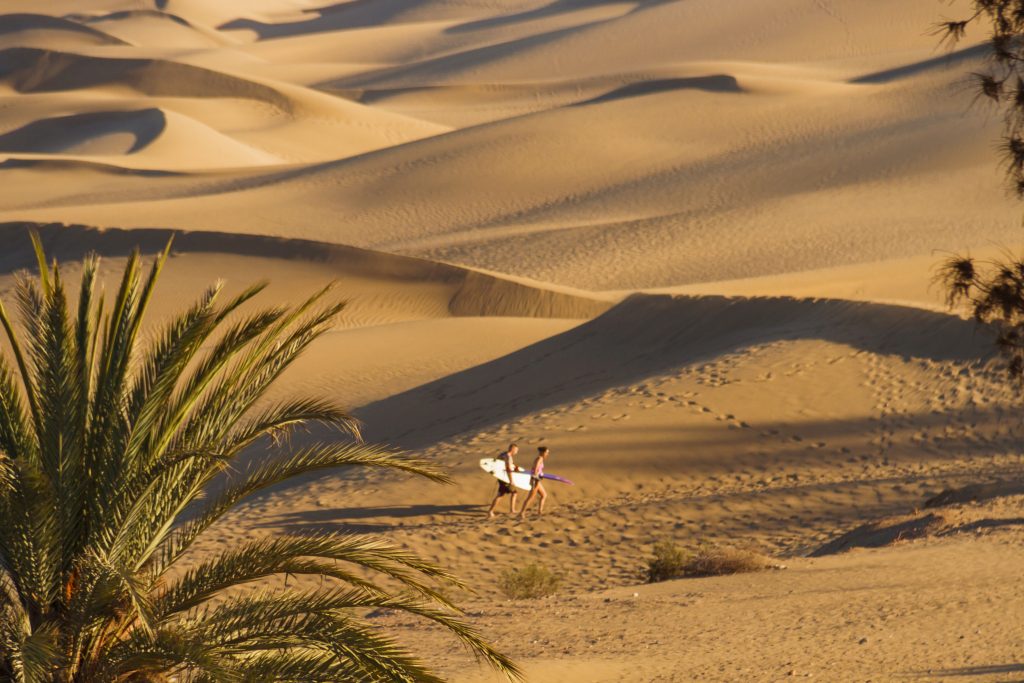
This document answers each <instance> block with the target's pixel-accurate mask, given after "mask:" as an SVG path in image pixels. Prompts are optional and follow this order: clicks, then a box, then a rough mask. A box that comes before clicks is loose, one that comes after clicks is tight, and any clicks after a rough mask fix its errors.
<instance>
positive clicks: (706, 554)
mask: <svg viewBox="0 0 1024 683" xmlns="http://www.w3.org/2000/svg"><path fill="white" fill-rule="evenodd" d="M776 566H777V565H776V564H774V563H773V562H772V561H771V560H769V559H768V558H767V557H764V556H763V555H758V554H757V553H754V552H751V551H749V550H736V549H733V548H716V547H714V546H710V545H702V546H701V547H700V548H699V549H698V550H697V552H695V553H689V552H687V551H686V550H683V549H682V548H680V547H679V546H678V545H676V544H675V543H672V542H671V541H661V542H659V543H655V544H654V558H653V559H651V560H649V561H648V563H647V581H648V582H649V583H655V582H657V581H667V580H669V579H678V578H682V577H698V576H723V575H725V574H742V573H744V572H757V571H762V570H765V569H772V568H774V567H776Z"/></svg>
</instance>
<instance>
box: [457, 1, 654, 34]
mask: <svg viewBox="0 0 1024 683" xmlns="http://www.w3.org/2000/svg"><path fill="white" fill-rule="evenodd" d="M672 1H673V0H634V4H635V5H636V6H635V7H633V8H632V9H630V10H629V12H636V11H639V10H642V9H644V8H646V7H651V6H653V5H661V4H665V3H667V2H672ZM617 4H621V1H620V0H554V2H552V3H550V4H547V5H544V6H543V7H536V8H534V9H529V10H525V11H523V12H515V13H513V14H503V15H501V16H497V17H488V18H486V19H477V20H475V21H467V22H466V23H464V24H459V25H457V26H452V27H451V28H448V29H445V33H467V32H469V31H486V30H488V29H493V28H503V27H505V26H509V25H511V24H522V23H526V22H528V21H537V20H540V19H546V18H548V17H553V16H557V15H559V14H568V13H570V12H576V11H578V10H582V9H587V8H590V7H600V6H601V5H617Z"/></svg>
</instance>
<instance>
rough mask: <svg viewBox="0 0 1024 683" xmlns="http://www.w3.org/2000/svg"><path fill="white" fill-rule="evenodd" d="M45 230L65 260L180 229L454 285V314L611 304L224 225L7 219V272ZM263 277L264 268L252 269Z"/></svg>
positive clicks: (198, 240)
mask: <svg viewBox="0 0 1024 683" xmlns="http://www.w3.org/2000/svg"><path fill="white" fill-rule="evenodd" d="M32 228H34V229H35V230H37V231H38V232H39V234H40V237H41V238H42V240H43V244H44V246H45V247H46V253H47V254H48V255H49V256H51V257H53V258H57V259H58V260H60V261H62V262H71V261H79V260H81V259H82V257H84V256H85V255H86V254H87V253H89V252H95V253H97V254H99V255H100V256H106V257H123V256H127V255H128V254H129V253H131V251H132V250H133V249H135V248H136V247H138V248H139V249H140V250H141V251H142V252H143V253H148V254H155V253H158V252H160V251H161V250H162V249H163V248H164V246H165V245H166V244H167V240H168V239H169V238H170V237H171V235H174V254H183V253H205V254H231V255H236V256H254V257H259V258H268V259H282V260H291V261H295V260H298V261H313V262H316V263H321V264H328V265H330V266H332V267H334V268H336V269H337V272H338V276H339V277H342V276H363V277H368V278H375V279H387V280H390V281H402V282H424V283H431V284H444V285H448V286H449V287H450V291H451V298H450V300H449V302H448V312H449V313H450V314H451V315H453V316H516V317H535V318H577V319H582V318H591V317H593V316H596V315H599V314H600V313H602V312H604V311H605V310H607V309H608V307H609V306H610V305H611V304H610V303H609V302H608V301H605V300H601V299H598V298H591V297H589V296H588V295H587V294H586V293H585V292H578V293H575V292H563V291H558V290H553V289H545V288H543V287H541V286H531V285H529V284H522V283H519V282H515V281H512V280H507V279H504V278H502V277H498V276H495V275H489V274H486V273H479V272H476V271H472V270H468V269H466V268H460V267H458V266H452V265H448V264H445V263H439V262H436V261H428V260H425V259H418V258H413V257H411V256H398V255H394V254H387V253H383V252H376V251H371V250H368V249H359V248H357V247H350V246H346V245H342V244H329V243H326V242H316V241H313V240H302V239H286V238H280V237H266V236H261V235H246V234H237V233H221V232H203V231H195V232H183V231H176V230H168V229H160V228H134V229H120V228H106V229H102V230H100V229H98V228H92V227H87V226H82V225H71V226H69V225H64V224H60V223H49V224H38V223H25V222H11V223H0V241H2V243H3V244H4V245H5V249H4V250H3V251H0V274H4V273H12V272H15V271H17V270H21V269H25V268H29V269H31V268H34V267H35V256H34V254H33V252H32V248H31V243H30V242H29V239H28V236H27V233H28V230H29V229H32ZM253 279H254V280H255V279H258V274H254V275H253Z"/></svg>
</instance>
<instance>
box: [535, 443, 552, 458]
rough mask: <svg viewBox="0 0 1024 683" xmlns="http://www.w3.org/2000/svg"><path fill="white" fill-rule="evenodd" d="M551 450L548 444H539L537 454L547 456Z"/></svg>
mask: <svg viewBox="0 0 1024 683" xmlns="http://www.w3.org/2000/svg"><path fill="white" fill-rule="evenodd" d="M549 450H550V449H549V448H548V447H547V446H537V455H539V456H540V457H542V458H544V457H547V454H548V451H549Z"/></svg>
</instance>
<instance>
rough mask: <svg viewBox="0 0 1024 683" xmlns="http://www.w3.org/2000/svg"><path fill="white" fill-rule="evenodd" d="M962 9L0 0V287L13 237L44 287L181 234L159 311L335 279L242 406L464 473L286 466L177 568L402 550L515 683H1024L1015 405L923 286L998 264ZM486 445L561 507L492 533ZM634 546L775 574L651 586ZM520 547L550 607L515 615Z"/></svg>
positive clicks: (744, 3) (976, 334) (788, 0)
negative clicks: (355, 548) (42, 254)
mask: <svg viewBox="0 0 1024 683" xmlns="http://www.w3.org/2000/svg"><path fill="white" fill-rule="evenodd" d="M965 6H966V3H964V2H953V3H936V2H934V1H933V0H903V1H901V2H899V3H893V2H891V0H816V1H815V2H806V1H802V0H773V2H771V3H764V2H756V1H755V0H735V1H734V2H730V3H723V2H720V1H719V0H658V1H643V0H629V1H627V0H622V1H602V0H515V1H513V0H487V1H486V2H485V1H478V0H471V1H466V0H401V1H398V0H372V1H371V0H347V1H345V2H339V3H335V4H324V3H322V2H320V3H317V2H313V1H312V0H249V1H247V2H236V1H234V0H232V1H229V2H228V1H225V2H202V1H200V0H156V1H155V2H143V1H141V0H139V1H129V0H75V1H74V2H72V1H71V0H51V1H50V2H47V3H38V2H26V1H23V0H6V2H4V3H3V6H2V7H0V12H3V14H0V240H2V242H3V244H4V248H3V249H2V250H0V296H5V295H7V293H8V292H9V291H10V288H11V285H12V283H13V273H14V272H15V271H16V270H18V269H19V268H24V267H27V266H30V265H31V264H32V263H33V259H32V256H31V253H30V251H29V249H28V241H27V239H26V237H25V232H26V229H27V228H28V227H30V226H34V227H36V228H37V229H39V230H40V232H41V234H42V236H43V240H44V242H45V243H46V244H47V246H48V249H49V251H50V252H51V253H52V254H54V255H55V256H57V257H59V258H60V259H61V260H62V261H63V262H65V263H66V264H67V268H68V270H69V275H70V276H71V277H73V274H74V271H75V269H76V268H77V265H76V263H77V262H78V261H79V260H80V259H81V257H82V256H83V254H84V253H86V252H87V251H89V250H96V251H98V252H100V253H101V254H102V255H103V257H104V263H105V273H107V274H108V276H109V274H110V273H113V272H114V271H116V269H117V267H118V266H119V265H120V264H121V263H123V260H124V258H125V256H126V254H127V253H128V251H129V249H130V248H131V246H132V245H136V244H138V245H141V247H142V249H143V251H144V252H146V253H147V254H152V253H155V252H156V251H158V250H159V249H160V248H161V247H162V246H163V244H164V243H165V242H166V240H167V238H168V236H169V235H170V234H171V233H172V232H177V233H179V234H178V236H177V238H176V242H175V247H174V252H173V253H174V255H173V258H172V259H171V264H170V267H169V268H168V270H167V273H166V276H165V278H164V282H163V290H162V291H161V292H160V293H159V295H158V297H157V299H156V300H155V302H154V318H155V319H157V320H159V319H161V318H163V317H166V316H167V315H168V314H169V312H170V311H172V310H175V309H177V308H179V307H180V306H181V305H182V302H183V301H186V300H188V299H189V298H190V297H193V296H195V295H197V294H198V293H199V292H200V291H202V289H203V288H204V287H206V286H207V285H208V284H209V283H211V282H213V281H215V280H222V281H223V282H224V286H225V288H226V289H227V290H228V291H232V290H235V291H237V289H239V288H241V287H242V286H244V285H247V284H249V283H250V282H252V281H253V280H259V279H266V280H268V281H269V282H270V286H269V287H268V289H267V291H266V293H265V294H264V296H263V299H264V301H265V302H267V303H279V302H288V301H295V300H297V299H298V298H299V297H301V296H303V295H305V294H307V293H310V292H312V291H315V290H317V289H318V288H320V287H322V286H323V285H324V284H325V283H326V282H328V281H335V282H336V289H335V292H336V294H335V295H334V296H337V297H339V298H342V299H344V300H346V301H347V302H348V303H347V306H346V309H345V311H344V313H343V315H342V317H341V319H340V321H339V324H338V326H337V329H336V330H334V331H333V332H332V333H331V334H329V335H327V336H326V337H324V338H323V339H322V340H320V341H319V342H318V343H317V344H316V345H314V346H313V347H312V348H311V349H310V351H309V353H308V355H307V356H306V357H305V358H304V359H303V360H302V361H301V362H299V363H298V364H297V366H296V367H295V368H294V369H293V371H292V372H291V373H290V375H289V376H287V377H286V378H285V379H284V380H283V381H282V383H281V384H280V386H278V387H277V388H276V389H275V391H276V392H277V394H278V395H285V394H300V393H318V394H327V395H330V396H332V397H335V398H338V399H339V400H342V401H344V402H345V403H346V404H348V405H350V406H351V407H352V408H353V410H354V411H355V412H356V414H357V415H358V416H359V417H360V418H361V419H362V420H363V421H364V423H365V427H366V434H367V437H368V438H370V439H373V440H377V441H383V442H388V443H392V444H396V445H398V446H401V447H403V448H406V449H409V450H414V451H417V452H419V453H420V454H422V455H424V456H426V457H429V458H432V459H435V460H436V461H438V462H440V463H443V464H444V465H445V466H447V467H449V468H450V471H451V473H452V476H453V478H454V480H455V485H454V486H450V487H443V486H435V485H427V484H423V483H421V482H416V481H410V480H408V479H405V478H401V477H384V478H381V477H376V476H374V477H369V478H366V477H359V478H352V477H347V476H342V475H330V476H324V477H320V478H318V479H315V480H311V481H304V482H301V483H299V484H297V485H295V486H292V487H288V488H284V489H281V490H278V491H275V492H274V493H273V494H271V495H268V496H265V497H263V498H260V499H258V500H255V501H252V502H251V503H250V504H249V505H248V506H246V507H245V508H244V509H242V510H239V511H238V513H237V514H235V515H234V516H233V517H232V518H230V519H229V520H228V522H227V523H226V524H224V525H222V526H221V527H220V528H219V530H218V534H217V536H216V537H211V538H210V539H209V540H208V541H207V542H206V543H205V545H204V546H203V551H202V552H203V553H210V552H216V551H218V550H219V549H221V548H223V547H225V545H226V544H230V543H232V542H233V541H235V540H237V539H239V538H243V537H249V536H253V535H260V534H270V533H278V532H281V531H294V530H308V529H329V530H339V531H350V532H355V533H381V534H384V535H386V536H388V537H391V538H394V539H397V540H399V541H400V542H402V543H403V544H405V545H407V546H408V547H410V548H412V549H414V550H416V551H417V552H419V553H422V554H423V555H425V556H427V557H429V558H431V559H433V560H436V561H438V562H440V563H442V564H444V565H446V566H449V567H451V568H452V569H454V570H455V571H456V572H457V573H458V574H459V575H460V576H462V577H464V578H465V579H466V581H467V582H468V584H469V585H470V586H471V587H472V588H473V589H474V590H473V591H472V592H467V593H465V594H462V595H460V596H459V597H460V602H461V604H463V605H464V606H465V607H466V609H467V611H468V614H469V616H470V618H471V619H472V621H474V623H476V624H477V625H478V626H479V627H480V628H481V629H482V630H483V631H484V632H485V633H487V634H488V635H490V636H491V637H493V638H494V640H495V641H496V642H498V643H499V644H501V645H502V646H503V647H504V648H506V649H507V650H508V651H510V652H512V653H514V654H515V655H517V656H518V658H519V659H520V661H521V662H522V663H523V665H524V667H525V669H526V671H527V673H528V676H529V680H531V681H538V682H543V681H559V682H561V681H566V680H572V681H576V680H580V681H687V680H709V681H737V680H751V681H755V680H756V681H762V680H763V681H775V680H788V679H789V678H791V677H796V678H800V677H814V678H816V679H817V680H828V681H869V680H870V681H893V680H910V681H917V680H921V681H933V680H934V681H939V680H950V681H961V680H963V681H1008V680H1024V661H1022V658H1021V655H1020V653H1019V643H1018V641H1017V634H1018V633H1019V632H1020V627H1021V624H1020V623H1019V622H1020V619H1021V617H1020V615H1021V614H1024V611H1022V607H1024V605H1022V604H1021V603H1022V600H1024V578H1022V576H1024V574H1022V572H1021V568H1022V567H1024V550H1022V549H1021V541H1022V540H1024V538H1022V533H1024V531H1022V526H1021V521H1022V518H1024V510H1022V508H1024V498H1022V497H1021V495H1020V494H1021V493H1022V492H1024V489H1022V488H1019V487H1017V486H1016V482H1017V481H1019V480H1020V475H1021V470H1022V468H1024V461H1022V459H1021V456H1020V446H1019V444H1020V442H1021V436H1022V433H1021V432H1022V429H1024V427H1022V426H1021V424H1020V421H1019V417H1018V415H1019V406H1020V400H1021V395H1020V391H1019V390H1018V389H1017V388H1016V387H1014V386H1011V385H1009V384H1008V383H1007V382H1006V381H1005V377H1004V375H1003V373H1002V371H1001V370H1000V368H999V367H998V366H994V365H993V364H992V361H993V350H992V334H991V331H989V330H985V329H982V328H979V327H977V326H976V325H974V324H973V323H971V322H969V321H965V320H963V319H962V318H961V317H959V316H958V315H955V314H953V313H950V312H949V311H948V310H947V309H946V308H945V306H944V302H943V299H942V292H940V291H938V290H937V289H936V288H935V286H934V285H932V284H931V281H932V276H933V274H934V267H935V265H936V263H938V262H939V261H941V260H942V259H943V258H945V257H946V256H948V255H949V254H950V253H951V252H953V251H960V252H970V253H972V254H974V255H976V256H978V257H980V258H982V259H991V258H996V257H999V256H1000V255H1002V254H1005V253H1007V250H1009V251H1010V252H1013V251H1015V250H1016V251H1019V250H1020V248H1021V245H1024V231H1022V230H1021V224H1020V206H1019V204H1017V203H1016V202H1014V201H1011V200H1010V199H1009V198H1008V197H1007V196H1006V193H1005V191H1004V187H1003V185H1002V183H1001V178H1000V172H999V169H998V167H997V163H996V155H995V152H994V149H993V147H994V142H993V141H994V139H995V138H996V137H997V136H998V134H999V128H1000V119H999V117H998V115H996V114H995V113H993V112H992V111H990V110H987V109H986V108H985V107H984V106H981V105H980V104H974V105H972V104H971V99H972V97H971V93H970V92H969V91H968V89H967V86H966V79H967V77H968V75H969V74H970V72H971V71H973V70H976V69H978V68H979V66H980V64H981V63H982V60H983V59H984V54H983V52H982V51H981V50H980V49H979V48H978V47H977V46H978V44H979V41H980V39H981V36H979V35H973V34H969V35H968V36H967V38H966V40H965V41H964V42H963V43H962V44H961V46H960V47H959V48H958V49H957V50H956V51H953V52H945V51H943V50H941V49H939V48H938V47H937V45H936V38H935V37H934V36H933V35H930V33H929V30H930V27H931V26H932V25H933V24H934V23H935V22H936V21H938V20H940V19H943V18H949V17H955V16H959V15H960V14H962V10H964V8H965ZM513 440H515V441H518V442H519V443H520V444H521V445H522V446H523V452H522V454H521V456H520V462H521V464H524V465H525V464H529V460H530V457H531V454H532V452H533V449H534V448H535V447H536V446H537V445H541V444H543V445H547V446H549V447H550V448H551V456H550V461H549V463H548V466H547V467H548V470H549V471H551V472H555V473H558V474H561V475H564V476H567V477H569V478H570V479H572V480H573V482H574V485H572V486H567V485H562V484H556V483H552V484H550V486H549V487H548V488H549V491H550V498H549V501H548V508H547V512H546V514H545V515H544V516H543V517H542V518H537V517H530V518H528V519H527V520H526V521H524V522H518V521H515V520H513V519H512V518H511V517H509V516H508V515H506V514H502V515H500V516H499V517H498V519H495V520H491V521H488V520H487V519H486V518H485V516H484V514H483V512H484V509H485V506H486V504H487V503H488V502H489V500H490V498H491V496H492V495H493V490H494V483H493V480H491V479H490V478H488V476H487V475H486V474H484V473H483V472H481V471H480V470H479V468H478V467H477V461H478V460H479V459H480V458H482V457H489V456H493V455H495V454H496V453H497V452H498V451H499V450H500V449H502V448H503V447H504V446H506V445H507V443H508V442H510V441H513ZM990 482H1002V483H1000V484H999V485H994V486H990V487H988V488H985V489H984V495H980V496H975V498H977V497H980V498H981V500H976V501H975V500H972V497H971V496H969V495H968V496H964V495H961V496H959V497H958V496H953V497H952V498H951V499H950V500H949V501H947V504H946V505H945V506H944V507H939V508H928V509H925V508H924V504H925V501H926V500H928V499H929V498H931V497H933V496H935V495H936V494H938V493H939V492H940V491H943V490H945V489H952V488H957V487H964V486H969V485H974V484H986V483H990ZM521 500H522V498H520V502H521ZM504 505H505V504H504V503H503V507H502V509H503V510H504V509H505V507H504ZM872 524H874V526H871V525H872ZM864 525H869V526H864ZM664 540H672V541H674V542H676V543H678V544H680V545H681V546H684V547H686V548H696V547H698V546H699V545H701V544H706V543H710V544H715V545H723V546H732V547H742V548H750V549H754V550H757V551H758V552H761V553H764V554H766V555H769V556H771V557H773V558H776V559H775V561H776V562H778V563H780V564H782V565H785V567H786V568H785V569H781V570H777V571H770V572H766V573H758V574H750V575H742V576H734V577H723V578H713V579H689V580H680V581H672V582H667V583H662V584H656V585H646V584H644V583H643V570H644V567H645V565H646V562H647V560H648V558H649V557H650V553H651V548H652V545H653V544H654V543H655V542H658V541H664ZM531 562H533V563H539V564H542V565H544V566H546V567H548V568H550V569H552V570H553V571H556V572H557V573H559V574H560V575H561V577H562V580H563V585H562V588H561V590H560V591H559V593H558V594H557V595H555V596H552V597H549V598H545V599H541V600H533V601H523V602H514V601H508V600H506V599H505V597H504V596H503V595H501V594H500V592H498V591H497V589H496V588H495V578H496V576H497V575H498V573H499V572H501V571H502V570H505V569H508V568H514V567H518V566H523V565H525V564H528V563H531ZM375 618H376V619H377V620H378V621H379V623H380V624H381V625H382V626H384V627H386V628H390V629H393V630H394V631H395V632H397V633H398V634H400V635H401V636H402V637H403V638H404V639H405V640H406V641H407V642H409V643H410V644H411V645H412V646H413V647H414V648H415V649H417V651H419V652H422V653H424V654H426V655H427V656H429V657H431V658H433V660H434V661H437V662H438V663H439V665H440V667H441V669H442V670H443V671H444V672H445V673H446V674H447V675H449V676H450V677H451V678H452V679H453V680H456V681H467V682H468V681H490V680H493V678H492V677H491V675H490V674H489V673H488V672H486V671H484V670H482V669H480V668H479V667H478V666H477V665H476V664H475V663H474V662H472V661H470V660H468V659H467V658H466V657H465V656H464V655H463V654H462V653H461V651H460V650H459V649H458V648H457V646H455V645H453V644H452V643H451V642H450V641H448V640H444V639H442V638H440V636H439V634H437V633H435V632H433V631H432V630H430V629H428V628H424V627H423V625H422V624H418V623H413V622H410V621H406V620H402V619H399V618H397V617H395V616H394V615H388V614H381V615H378V616H376V617H375Z"/></svg>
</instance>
